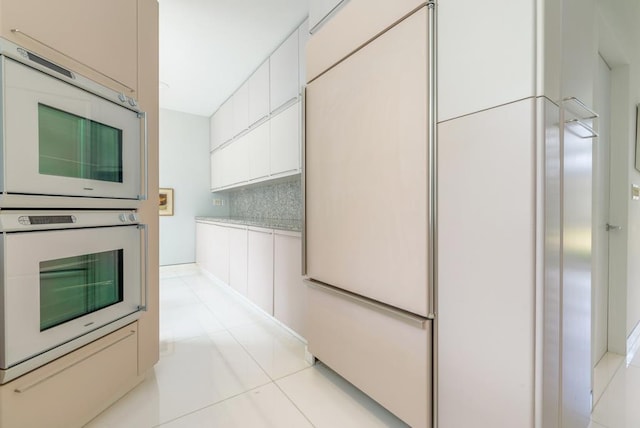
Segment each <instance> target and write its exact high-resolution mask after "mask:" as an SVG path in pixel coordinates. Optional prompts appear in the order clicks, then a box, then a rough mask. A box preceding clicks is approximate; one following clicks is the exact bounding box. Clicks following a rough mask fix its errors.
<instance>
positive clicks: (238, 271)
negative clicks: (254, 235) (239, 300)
mask: <svg viewBox="0 0 640 428" xmlns="http://www.w3.org/2000/svg"><path fill="white" fill-rule="evenodd" d="M247 256H248V241H247V228H246V227H241V228H236V227H229V285H230V286H231V287H232V288H233V289H235V290H236V291H237V292H238V293H240V294H242V295H243V296H246V295H247Z"/></svg>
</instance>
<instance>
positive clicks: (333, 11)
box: [309, 0, 348, 34]
mask: <svg viewBox="0 0 640 428" xmlns="http://www.w3.org/2000/svg"><path fill="white" fill-rule="evenodd" d="M347 2H348V0H340V2H339V3H338V4H337V5H335V6H334V7H333V9H331V10H330V11H329V13H327V14H326V15H325V16H324V17H323V18H322V19H321V20H320V21H318V22H317V24H316V25H314V26H313V28H309V34H313V33H315V32H316V31H318V30H319V29H320V27H322V26H323V25H324V24H325V22H327V21H329V20H330V19H331V18H333V16H334V15H335V14H336V12H337V11H338V10H339V9H340V8H341V7H342V6H343V5H344V4H345V3H347Z"/></svg>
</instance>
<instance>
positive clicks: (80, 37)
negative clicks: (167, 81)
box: [0, 0, 138, 98]
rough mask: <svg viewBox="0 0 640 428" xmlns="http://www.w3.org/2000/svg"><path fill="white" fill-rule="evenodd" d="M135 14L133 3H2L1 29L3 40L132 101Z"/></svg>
mask: <svg viewBox="0 0 640 428" xmlns="http://www.w3.org/2000/svg"><path fill="white" fill-rule="evenodd" d="M137 12H138V6H137V2H136V1H132V0H110V1H108V2H99V1H91V2H88V1H84V0H56V1H44V2H43V1H40V0H2V1H1V2H0V25H1V26H2V36H3V37H5V38H7V39H9V40H11V41H13V42H15V43H16V44H18V45H21V46H24V47H25V48H27V49H29V50H32V51H34V52H36V53H38V54H40V55H42V56H44V57H45V58H48V59H51V60H53V61H54V62H56V63H59V64H60V65H62V66H63V67H68V68H71V69H72V70H73V71H76V72H79V73H80V74H83V75H86V76H87V77H89V78H92V79H93V80H96V81H99V82H100V83H102V84H104V85H106V86H109V87H111V88H112V89H114V90H116V91H118V92H123V93H124V94H125V95H127V96H130V97H134V98H135V97H136V91H137V82H138V44H137V40H138V22H137V16H138V14H137ZM16 29H17V30H19V31H12V30H16Z"/></svg>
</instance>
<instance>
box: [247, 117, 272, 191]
mask: <svg viewBox="0 0 640 428" xmlns="http://www.w3.org/2000/svg"><path fill="white" fill-rule="evenodd" d="M270 129H271V122H270V121H268V122H265V123H263V124H261V125H260V126H258V127H257V128H255V129H253V130H252V131H251V132H249V133H248V134H247V135H246V138H247V139H248V143H247V146H248V151H249V179H250V180H260V179H263V178H265V177H268V176H269V156H270V155H269V151H270V148H269V145H270V141H269V138H270Z"/></svg>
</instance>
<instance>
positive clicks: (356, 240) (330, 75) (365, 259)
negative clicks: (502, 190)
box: [305, 8, 430, 316]
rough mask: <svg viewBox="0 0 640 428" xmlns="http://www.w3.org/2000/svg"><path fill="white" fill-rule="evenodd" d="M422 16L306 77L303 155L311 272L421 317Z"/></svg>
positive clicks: (425, 301)
mask: <svg viewBox="0 0 640 428" xmlns="http://www.w3.org/2000/svg"><path fill="white" fill-rule="evenodd" d="M343 10H344V9H343ZM426 19H427V16H426V8H423V9H421V10H420V11H418V12H416V13H415V14H413V15H412V16H411V17H409V18H407V19H406V20H404V21H403V22H401V23H400V24H398V25H397V26H396V27H394V28H393V29H391V30H390V31H388V32H387V33H385V34H383V35H382V36H381V37H379V38H377V39H375V40H374V41H372V42H371V43H370V44H368V45H366V46H364V47H363V48H362V49H361V50H359V51H357V52H355V53H354V54H353V55H352V56H350V57H349V58H348V59H347V60H345V61H343V62H341V63H340V64H338V65H337V66H336V67H334V68H332V69H331V70H329V71H328V72H326V73H325V74H323V75H322V76H320V77H319V78H318V79H316V80H314V81H313V82H311V83H309V84H308V85H307V89H306V94H307V96H306V161H305V162H306V163H305V167H306V214H307V215H306V226H307V273H308V275H309V277H311V278H314V279H317V280H318V281H321V282H324V283H326V284H331V285H334V286H336V287H340V288H344V289H348V290H349V291H352V292H353V293H356V294H360V295H363V296H366V297H369V298H371V299H373V300H377V301H381V302H385V303H387V304H390V305H392V306H395V307H399V308H402V309H404V310H406V311H409V312H413V313H415V314H419V315H422V316H427V315H428V312H429V309H430V302H429V293H428V290H429V287H428V264H429V257H428V254H427V247H428V241H427V239H428V229H427V227H428V224H427V223H428V222H427V202H428V199H427V196H428V188H427V180H428V169H427V165H428V161H427V159H428V158H427V156H428V153H427V134H426V131H427V125H426V123H427V99H428V98H427V86H426V83H427V82H426V79H425V76H426V75H427V70H426V68H427V61H426V58H427V55H426V52H427V28H426V25H425V23H426ZM331 22H333V21H331ZM325 28H326V27H324V28H323V30H322V31H324V30H325ZM371 70H375V73H372V72H371ZM345 94H349V96H345ZM389 195H393V198H394V200H395V201H403V202H402V203H389V201H388V200H387V199H386V198H387V197H388V196H389Z"/></svg>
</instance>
